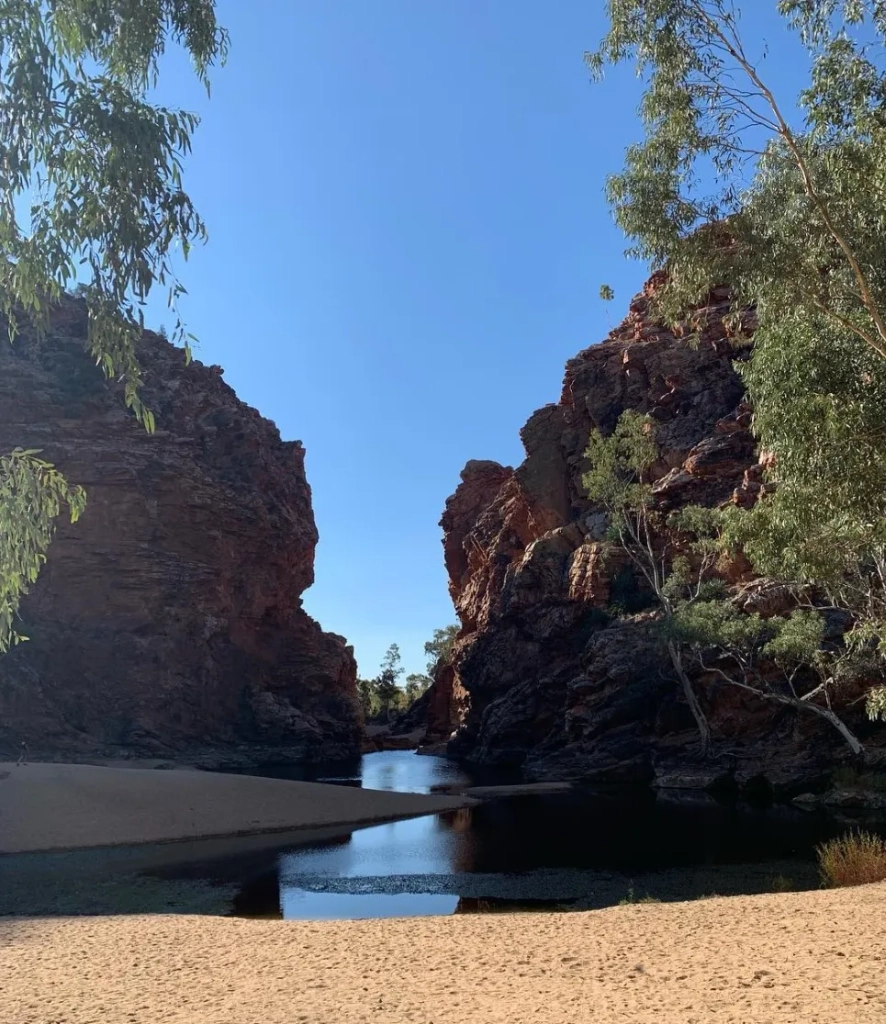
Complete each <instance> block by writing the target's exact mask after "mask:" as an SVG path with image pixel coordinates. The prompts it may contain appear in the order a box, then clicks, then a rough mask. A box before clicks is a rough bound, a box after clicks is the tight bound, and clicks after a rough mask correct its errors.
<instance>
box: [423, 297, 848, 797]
mask: <svg viewBox="0 0 886 1024" xmlns="http://www.w3.org/2000/svg"><path fill="white" fill-rule="evenodd" d="M658 283H659V279H658V278H657V277H654V278H653V279H652V280H651V281H650V282H649V283H648V284H647V286H646V289H645V290H644V292H643V293H642V294H641V295H639V296H637V297H636V298H635V299H634V300H633V302H632V303H631V308H630V313H629V316H628V317H627V319H626V320H625V321H624V322H623V323H622V324H621V325H620V326H619V327H618V328H617V329H616V330H614V331H613V332H612V333H611V335H610V337H609V338H608V339H607V340H606V341H605V342H603V343H601V344H599V345H595V346H593V347H591V348H588V349H586V350H585V351H583V352H581V353H580V354H579V355H578V356H576V357H575V358H574V359H572V360H570V361H569V363H568V364H567V366H566V376H565V381H564V386H563V392H562V395H561V398H560V401H559V402H558V403H557V404H555V405H548V406H545V407H544V408H543V409H540V410H538V412H536V413H535V414H534V415H533V416H532V417H531V418H530V419H529V422H528V423H527V424H526V426H525V427H524V428H523V431H522V439H523V443H524V446H525V449H526V458H525V460H524V462H523V463H522V465H520V466H519V467H518V468H517V469H511V468H509V467H504V466H500V465H498V464H497V463H494V462H469V463H468V464H467V466H466V467H465V469H464V471H463V473H462V482H461V484H460V485H459V487H458V489H457V490H456V492H455V494H454V495H453V496H452V497H451V498H450V499H449V500H448V501H447V503H446V511H445V512H444V514H443V519H442V522H441V525H442V527H443V530H444V553H445V560H446V566H447V569H448V572H449V579H450V592H451V594H452V599H453V601H454V603H455V607H456V610H457V612H458V615H459V618H460V620H461V624H462V631H461V635H460V639H459V641H458V643H457V645H456V651H455V656H454V665H453V671H452V672H451V673H449V675H448V676H447V677H446V678H445V679H444V680H441V681H440V682H439V683H438V687H439V688H440V689H441V692H439V693H437V694H436V695H435V696H434V697H433V700H432V702H431V703H432V706H433V708H434V709H435V714H434V715H433V716H431V718H430V721H429V726H430V729H429V739H430V740H440V739H445V738H449V739H450V750H451V751H452V752H453V753H455V754H458V755H460V756H462V757H465V758H467V759H469V760H471V761H473V762H475V763H479V764H485V765H508V766H522V768H523V769H524V771H525V773H526V774H527V775H529V776H533V777H545V776H574V777H586V778H600V779H607V780H613V781H616V780H618V781H649V780H651V779H652V778H653V777H654V776H656V775H658V776H663V775H666V774H668V773H671V774H673V772H674V771H675V770H683V768H685V765H686V761H687V757H688V753H687V752H688V751H689V749H690V748H691V747H692V746H693V744H694V739H695V734H694V730H693V725H692V720H691V718H690V715H689V710H688V708H687V707H686V706H685V705H684V704H683V702H682V700H681V698H680V697H679V694H678V690H677V687H676V686H675V685H674V681H673V680H672V679H671V678H670V676H669V669H668V667H667V662H666V659H665V660H664V661H663V659H662V658H661V652H660V649H659V648H658V646H657V645H656V643H655V642H654V641H653V637H652V631H651V630H650V628H649V613H648V612H647V613H646V614H645V616H644V615H643V614H634V615H630V614H627V615H626V614H624V611H627V612H631V611H635V612H636V611H639V608H632V602H635V601H636V599H637V597H638V592H637V591H638V587H637V581H636V580H635V579H634V578H633V577H632V573H631V569H630V566H629V565H627V564H625V560H623V559H622V560H619V559H618V557H617V556H613V555H610V557H609V558H608V559H604V557H603V552H604V545H603V544H602V543H601V541H602V540H603V537H604V532H605V525H606V524H605V517H604V516H603V515H602V514H601V512H600V510H599V509H596V508H595V507H594V506H593V504H591V503H590V502H589V501H588V500H587V498H586V497H585V496H584V491H583V487H582V484H581V478H582V475H583V473H584V471H585V470H586V468H587V463H586V460H585V458H584V451H585V449H586V447H587V443H588V438H589V435H590V433H591V431H592V429H594V428H600V429H602V430H603V431H610V430H612V428H614V426H615V424H616V422H617V420H618V418H619V416H620V415H621V414H622V412H624V411H625V410H626V409H635V410H638V411H640V412H643V413H648V414H650V415H651V416H652V417H654V418H655V419H656V420H657V421H658V437H659V441H660V443H661V448H662V453H663V455H662V461H661V463H660V465H659V466H658V467H656V471H655V477H656V479H657V483H656V485H655V487H656V492H657V495H658V500H659V501H660V502H661V503H662V504H663V505H664V506H666V507H668V506H670V507H675V506H679V505H681V504H687V503H690V502H694V503H701V504H707V505H714V504H718V503H720V502H723V501H728V500H734V501H737V502H738V503H740V504H748V503H751V502H753V501H754V500H755V496H756V493H757V492H758V491H759V489H760V486H761V479H762V473H761V468H760V466H759V465H758V464H757V458H756V455H755V448H754V441H753V438H752V436H751V433H750V422H751V415H750V411H749V410H748V408H747V407H746V406H745V405H744V403H743V389H742V385H741V382H740V379H739V377H738V375H737V373H736V372H735V369H734V361H735V360H736V359H741V358H744V357H745V355H746V354H747V352H748V349H747V348H744V349H742V348H738V347H735V346H733V345H732V344H731V343H730V341H729V339H728V337H727V326H726V324H725V323H724V316H725V314H726V313H727V311H728V309H729V295H728V290H727V289H716V290H714V291H713V292H712V293H711V294H710V296H709V298H708V301H707V304H706V305H705V306H704V307H703V308H702V309H700V310H698V311H697V314H698V320H699V321H700V323H701V324H702V328H701V332H700V341H699V342H698V344H695V343H692V342H690V341H689V340H688V338H687V337H683V336H681V335H680V333H679V331H678V333H676V334H675V333H674V332H672V331H670V330H668V329H666V328H664V327H662V326H661V325H659V324H656V323H655V322H654V321H653V320H652V319H651V317H650V313H649V297H650V295H651V294H652V292H653V290H654V288H655V287H657V285H658ZM744 326H745V328H747V329H748V330H752V329H753V327H754V324H753V322H752V320H751V318H750V317H749V318H747V319H746V322H745V325H744ZM686 333H687V335H688V333H689V332H688V331H687V332H686ZM640 603H642V602H640ZM616 605H617V606H620V608H621V610H622V614H616V615H613V614H612V610H613V606H616ZM727 689H728V688H727ZM443 691H445V692H443ZM709 697H710V692H707V693H705V694H703V700H704V702H705V703H706V705H707V712H708V714H709V716H710V720H711V725H712V728H713V731H714V735H715V737H716V738H717V739H718V744H719V745H718V749H719V750H720V751H721V752H723V751H727V750H728V751H729V752H730V753H729V758H731V761H730V764H731V765H732V769H731V770H733V774H735V770H734V769H735V765H736V764H737V765H738V768H737V774H738V775H739V776H741V775H742V774H743V775H744V777H745V778H751V777H753V776H754V775H755V774H757V773H759V772H761V771H764V770H765V771H766V772H767V773H768V774H769V775H770V777H771V778H772V779H775V778H776V776H778V775H779V773H780V774H781V776H783V777H785V778H786V777H788V776H792V775H798V774H799V775H802V774H803V773H807V774H808V772H809V771H811V770H812V769H811V768H810V766H809V764H807V763H806V760H805V759H806V758H807V753H808V751H809V750H811V749H814V748H818V749H821V748H822V747H825V746H829V745H830V744H831V738H830V737H828V736H826V735H825V732H826V730H821V729H819V728H818V727H817V725H816V723H811V724H810V723H809V722H807V721H805V720H803V721H800V720H798V719H797V718H796V716H795V715H793V714H790V713H784V714H773V712H772V711H771V710H770V709H769V708H767V707H765V706H762V705H761V704H759V703H754V698H753V697H750V698H748V699H747V700H745V699H744V697H743V695H740V696H739V697H738V698H737V697H736V695H735V691H729V692H728V693H726V694H723V693H720V694H718V695H717V699H716V701H711V700H710V699H709ZM807 717H811V716H807ZM810 732H812V733H815V736H816V737H817V738H816V739H815V741H814V742H812V741H810V739H809V734H810ZM819 737H820V738H819ZM713 774H716V770H714V773H713Z"/></svg>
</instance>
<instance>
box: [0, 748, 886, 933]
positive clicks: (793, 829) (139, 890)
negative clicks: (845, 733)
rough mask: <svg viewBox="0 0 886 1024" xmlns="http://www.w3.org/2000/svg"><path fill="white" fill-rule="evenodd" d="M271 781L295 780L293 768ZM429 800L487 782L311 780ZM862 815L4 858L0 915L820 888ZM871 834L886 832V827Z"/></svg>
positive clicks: (428, 826)
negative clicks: (831, 848) (836, 844)
mask: <svg viewBox="0 0 886 1024" xmlns="http://www.w3.org/2000/svg"><path fill="white" fill-rule="evenodd" d="M265 773H266V774H268V775H276V776H277V777H290V778H291V777H293V776H295V775H296V774H297V773H296V772H294V771H293V770H292V769H291V768H288V769H284V768H280V767H275V766H271V765H269V766H266V768H265ZM305 776H307V777H308V778H312V779H317V780H320V779H322V780H323V781H327V782H334V783H336V784H339V785H354V786H361V785H362V786H365V787H367V788H373V789H387V790H399V791H409V792H419V793H427V792H430V791H432V790H433V788H434V787H436V786H439V785H445V784H451V783H461V782H482V783H490V782H495V781H503V780H496V779H493V778H489V777H488V776H487V777H483V778H474V779H472V778H470V777H469V776H468V775H467V774H466V773H465V772H464V771H462V769H460V768H459V767H458V766H456V765H454V764H452V763H451V762H448V761H446V760H444V759H442V758H437V757H425V756H419V755H417V754H415V753H413V752H411V751H388V752H382V753H376V754H368V755H366V756H365V757H363V758H362V759H360V760H359V761H357V762H354V763H353V764H350V765H334V766H323V767H322V768H319V769H314V770H312V771H311V772H304V771H302V772H301V774H300V775H298V777H302V778H304V777H305ZM854 823H855V822H854V821H853V819H846V818H838V817H835V816H832V815H827V814H824V813H822V812H819V811H813V812H810V811H804V810H800V809H799V808H795V807H791V806H778V805H776V806H771V807H755V806H750V805H748V804H737V803H727V802H718V801H716V800H714V799H713V798H709V797H705V796H703V795H699V796H696V797H694V798H687V797H686V796H685V795H683V796H682V797H681V798H679V799H678V798H677V795H676V794H672V795H671V796H667V795H665V794H658V795H656V794H655V793H652V792H649V791H645V790H625V789H620V790H615V789H613V790H609V791H604V790H594V791H590V790H581V789H576V790H572V791H570V792H568V793H561V794H548V795H544V796H541V795H535V796H522V797H513V798H501V799H494V800H490V801H487V802H484V803H482V804H479V805H478V806H475V807H472V808H469V809H462V810H457V811H450V812H445V813H442V814H436V815H428V816H425V817H421V818H413V819H411V820H408V821H399V822H393V823H390V824H384V825H376V826H373V827H370V828H363V829H357V830H353V831H347V830H346V829H345V830H342V829H340V828H331V829H325V830H318V831H315V832H311V833H309V834H308V833H305V832H293V833H289V834H285V835H284V834H276V835H258V836H243V837H236V838H231V839H219V840H197V841H192V842H182V843H167V844H157V845H154V846H139V847H129V848H113V849H106V850H83V851H73V852H69V853H48V854H24V855H6V856H5V857H0V914H35V915H44V914H84V913H87V914H90V913H102V914H109V913H110V914H125V913H162V912H175V913H210V914H219V913H222V914H225V913H227V914H230V913H234V914H237V915H241V916H247V917H286V918H301V919H306V918H307V919H323V918H360V917H390V916H398V917H400V916H414V915H423V914H451V913H477V912H487V913H495V912H507V911H510V910H522V911H525V910H533V909H549V908H552V907H553V908H561V909H564V910H565V909H585V908H592V907H601V906H610V905H612V904H615V903H619V902H621V901H623V900H626V899H627V900H634V899H642V898H644V897H653V898H656V899H661V900H685V899H694V898H698V897H702V896H708V895H713V894H719V895H729V894H733V893H754V892H771V891H773V890H783V889H808V888H816V887H817V886H818V884H819V879H818V872H817V868H816V863H815V847H816V845H817V844H818V843H820V842H822V841H823V840H825V839H828V838H831V837H833V836H835V835H838V834H841V833H843V832H845V831H846V830H847V828H849V827H851V826H852V825H853V824H854ZM862 824H863V825H864V827H866V828H869V829H873V830H874V831H879V832H881V834H883V835H884V836H886V820H884V819H882V818H881V819H880V820H879V821H878V820H876V819H874V820H871V819H867V820H865V821H863V822H862Z"/></svg>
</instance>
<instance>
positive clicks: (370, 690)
mask: <svg viewBox="0 0 886 1024" xmlns="http://www.w3.org/2000/svg"><path fill="white" fill-rule="evenodd" d="M357 697H358V699H359V701H360V711H361V712H362V714H363V720H364V721H369V719H371V718H374V717H375V716H376V715H377V714H378V712H379V705H378V696H377V694H376V692H375V680H374V679H358V680H357Z"/></svg>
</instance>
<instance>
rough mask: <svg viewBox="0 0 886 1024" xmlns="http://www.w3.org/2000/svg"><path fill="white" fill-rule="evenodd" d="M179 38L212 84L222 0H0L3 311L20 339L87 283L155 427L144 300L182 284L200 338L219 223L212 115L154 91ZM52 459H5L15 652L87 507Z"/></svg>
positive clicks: (5, 550)
mask: <svg viewBox="0 0 886 1024" xmlns="http://www.w3.org/2000/svg"><path fill="white" fill-rule="evenodd" d="M169 43H178V44H181V45H182V46H183V47H184V48H185V49H186V50H187V51H188V52H189V54H190V56H191V58H192V60H193V64H194V68H195V70H196V73H197V76H198V77H199V78H200V80H201V81H203V82H204V83H205V84H206V86H207V88H208V85H209V78H208V75H209V71H210V68H211V67H212V66H213V65H214V64H216V63H218V62H220V61H223V60H224V57H225V54H226V52H227V45H228V39H227V35H226V33H225V32H224V30H223V29H221V28H220V27H219V26H218V24H217V22H216V17H215V2H214V0H152V2H151V3H145V2H143V0H0V319H2V320H4V321H5V324H6V327H7V328H8V333H9V337H10V340H14V338H15V336H16V334H17V333H18V332H19V330H20V329H21V328H22V327H23V326H25V325H30V326H31V327H33V328H36V329H38V330H39V329H42V328H45V327H46V326H47V324H48V318H49V312H50V310H51V308H52V306H53V305H54V304H55V303H56V302H57V301H58V300H59V299H60V298H61V297H62V295H63V294H64V293H65V292H66V291H71V290H73V289H74V288H75V286H76V287H77V288H78V292H79V294H80V295H81V296H82V297H83V298H84V299H85V301H86V307H87V311H88V317H89V339H88V345H89V351H90V353H91V354H92V356H93V357H94V358H95V360H96V363H98V365H99V366H101V368H102V369H103V371H104V372H105V374H106V375H107V376H108V377H113V378H114V379H115V380H117V381H118V382H120V383H121V384H122V386H123V395H124V400H125V402H126V405H127V406H128V407H129V408H130V409H132V411H133V412H134V414H135V415H136V417H137V418H138V419H139V420H140V421H141V422H142V423H143V424H144V425H145V427H146V428H147V429H148V430H152V429H153V426H154V419H153V416H152V414H151V411H150V410H149V409H148V408H147V407H146V406H145V405H144V403H143V401H142V399H141V397H140V393H141V384H142V375H141V369H140V366H139V360H138V351H137V350H138V345H139V340H140V338H141V335H142V330H143V327H144V319H143V308H144V305H145V302H146V300H147V298H148V295H149V294H150V293H151V292H152V290H153V288H154V286H155V285H159V286H162V287H166V288H168V296H169V303H170V306H171V307H172V308H173V312H174V314H175V316H176V323H175V330H174V332H173V340H176V341H181V342H184V343H185V344H187V341H188V338H189V335H188V334H187V332H186V331H185V329H184V326H183V324H182V322H181V318H180V317H179V316H178V314H177V312H176V302H177V299H178V297H179V296H180V295H181V294H183V292H184V288H183V287H182V285H181V284H180V283H179V282H178V280H177V278H176V275H175V271H174V268H173V265H172V254H173V252H174V251H175V250H177V249H178V250H180V251H181V253H182V254H183V256H185V257H187V255H188V251H189V249H190V248H191V246H192V245H193V243H194V242H196V241H201V240H203V239H204V238H205V234H206V232H205V228H204V225H203V222H202V220H201V219H200V217H199V216H198V214H197V212H196V211H195V209H194V206H193V204H192V202H191V200H190V198H189V197H188V195H187V193H185V192H184V191H183V189H182V180H181V166H182V158H183V156H184V155H185V154H186V153H188V151H189V150H190V146H191V136H192V134H193V131H194V129H195V128H196V125H197V118H196V116H195V115H193V114H190V113H186V112H182V111H178V110H172V109H169V108H166V107H162V106H158V105H155V104H153V103H150V102H149V101H148V99H147V96H148V92H149V90H150V89H151V88H152V87H153V86H155V85H156V84H157V81H158V77H159V61H160V58H161V56H162V55H163V53H164V51H165V49H166V47H167V45H168V44H169ZM23 211H27V212H26V213H24V215H22V214H23ZM38 456H39V452H33V451H28V452H25V451H22V450H20V449H19V450H17V451H16V452H14V453H13V454H12V455H11V456H9V457H7V458H5V459H3V460H2V461H0V502H2V507H0V532H2V537H3V540H2V544H0V650H6V649H7V648H8V646H9V645H10V644H11V643H14V642H15V641H16V639H17V637H16V632H15V625H14V624H15V619H16V616H17V613H18V608H19V604H20V601H21V598H22V596H23V595H24V594H25V593H26V592H27V589H28V586H29V585H30V584H31V583H33V582H34V580H35V579H36V575H37V573H38V572H39V567H40V565H41V564H42V562H43V561H45V557H46V551H47V548H48V545H49V543H50V541H51V539H52V535H53V532H54V525H55V520H56V519H57V518H58V516H59V515H61V514H62V513H63V512H67V513H68V514H69V515H70V516H71V518H72V519H76V518H77V516H78V515H79V513H80V512H81V511H82V508H83V502H84V495H83V492H82V490H81V489H80V488H77V487H73V486H71V485H69V484H68V483H67V482H66V481H65V480H64V478H63V477H62V476H61V475H60V474H59V473H58V472H57V471H56V470H53V469H52V467H50V466H48V465H47V463H46V462H45V461H43V460H41V459H39V458H38ZM18 639H21V638H20V637H18Z"/></svg>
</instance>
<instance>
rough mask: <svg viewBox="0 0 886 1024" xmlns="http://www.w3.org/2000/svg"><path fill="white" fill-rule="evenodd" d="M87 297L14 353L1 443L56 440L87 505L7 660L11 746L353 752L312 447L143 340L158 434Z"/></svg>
mask: <svg viewBox="0 0 886 1024" xmlns="http://www.w3.org/2000/svg"><path fill="white" fill-rule="evenodd" d="M85 337H86V312H85V307H84V305H83V304H82V303H81V302H79V301H76V300H70V301H66V302H65V303H64V304H63V305H62V306H61V307H60V308H59V309H58V310H57V311H56V312H55V313H54V315H53V319H52V327H51V330H50V331H49V332H48V334H47V335H46V336H45V337H43V338H42V339H38V338H36V337H34V336H29V335H23V336H22V337H20V338H19V339H18V340H17V341H16V343H15V345H12V346H10V345H9V344H7V343H3V344H0V452H6V451H9V450H11V449H12V448H14V447H15V446H21V447H25V448H40V449H43V452H44V457H45V458H47V459H49V460H50V461H52V462H53V463H55V464H56V465H57V466H58V467H59V468H60V469H61V470H62V471H63V472H64V473H65V475H66V476H67V477H68V479H69V480H70V481H71V482H72V483H79V484H82V485H84V486H85V487H86V489H87V492H88V505H87V509H86V512H85V513H84V515H83V517H82V518H81V520H80V521H79V522H78V523H77V524H76V525H74V526H71V525H70V524H68V523H65V524H63V525H62V526H61V527H60V529H59V532H58V536H57V538H56V540H55V541H54V543H53V545H52V548H51V551H50V557H49V561H48V564H47V565H46V567H45V568H44V570H43V573H42V574H41V576H40V578H39V580H38V581H37V583H36V585H35V586H34V587H33V589H32V592H31V594H30V595H29V596H28V597H27V598H26V599H25V602H24V604H23V607H22V623H21V631H22V632H23V633H25V634H26V635H27V636H28V637H29V638H30V639H29V641H28V642H26V643H23V644H21V645H20V646H18V647H17V648H15V649H14V650H13V651H12V652H11V653H10V654H9V655H7V656H5V657H3V658H2V659H0V755H2V754H4V753H6V754H9V753H14V752H15V751H16V749H17V747H18V744H19V743H20V742H21V741H22V740H24V741H26V742H27V743H28V744H29V747H30V751H31V754H32V756H61V755H71V756H72V755H93V756H94V755H96V754H102V755H106V756H107V755H114V754H117V753H121V752H126V753H138V754H142V755H153V756H160V757H163V756H168V755H181V754H187V755H189V756H203V757H204V758H210V759H211V758H215V757H219V756H224V757H225V758H227V759H230V758H231V757H235V756H240V757H242V758H246V759H247V760H249V761H256V760H261V759H265V758H275V759H277V758H289V759H302V758H321V757H340V756H349V755H351V754H355V753H356V752H357V751H358V750H359V738H360V731H361V728H360V724H359V717H358V706H357V702H356V690H355V676H356V665H355V662H354V657H353V652H352V650H351V648H350V647H348V646H347V645H346V642H345V640H344V639H343V638H342V637H340V636H336V635H334V634H331V633H325V632H323V630H322V629H321V628H320V626H319V625H318V624H317V623H316V622H315V621H314V620H313V619H311V618H310V617H309V616H308V614H307V613H306V612H305V611H304V610H303V608H302V601H301V595H302V593H303V592H304V591H305V590H306V589H307V588H308V587H309V586H310V585H311V583H312V582H313V578H314V549H315V546H316V543H317V529H316V526H315V524H314V516H313V511H312V508H311V491H310V487H309V485H308V482H307V479H306V477H305V470H304V456H305V451H304V448H303V447H302V445H301V443H300V442H298V441H282V440H281V439H280V434H279V432H278V430H277V428H276V427H275V426H274V424H273V423H271V422H270V421H268V420H266V419H264V418H262V416H260V415H259V413H258V412H256V410H254V409H252V408H250V407H249V406H247V405H245V404H244V403H243V402H241V401H239V399H238V398H237V396H236V395H235V394H234V392H233V391H232V390H231V388H230V387H228V386H227V384H225V383H224V381H223V380H222V370H221V368H220V367H217V366H204V365H202V364H201V363H199V362H197V361H194V362H192V363H191V364H190V365H186V364H185V360H184V356H183V353H182V352H181V350H179V349H176V348H174V347H173V346H172V345H170V344H169V343H168V342H167V341H165V340H163V339H162V338H160V337H158V336H157V335H153V334H146V335H145V338H144V342H143V345H142V351H141V359H142V363H143V366H144V379H145V386H144V392H143V397H144V399H145V401H146V403H147V405H148V407H149V408H150V409H151V410H152V411H153V412H154V414H155V416H156V422H157V430H156V433H155V434H153V435H149V434H147V433H146V432H145V431H144V430H143V428H142V427H140V426H139V424H138V423H136V422H135V420H134V418H133V417H132V416H131V414H129V413H128V412H127V410H126V409H125V408H124V406H123V402H122V398H121V396H120V394H119V390H118V388H117V387H116V386H115V385H114V384H109V383H108V382H106V381H105V379H104V378H103V376H102V374H101V372H100V371H99V370H98V368H97V367H96V366H95V365H94V364H93V361H92V359H91V358H90V357H89V356H88V355H87V353H86V351H85V349H84V339H85Z"/></svg>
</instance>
